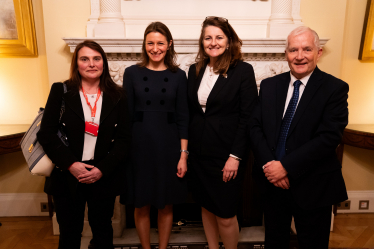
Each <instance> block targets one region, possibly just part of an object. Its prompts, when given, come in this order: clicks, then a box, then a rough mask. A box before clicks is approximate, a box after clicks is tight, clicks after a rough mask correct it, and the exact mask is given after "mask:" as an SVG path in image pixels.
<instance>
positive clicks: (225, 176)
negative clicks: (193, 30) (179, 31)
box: [188, 17, 257, 249]
mask: <svg viewBox="0 0 374 249" xmlns="http://www.w3.org/2000/svg"><path fill="white" fill-rule="evenodd" d="M241 45H242V42H241V40H240V39H239V37H238V36H237V34H236V33H235V31H234V29H233V28H232V27H231V25H230V24H229V23H228V21H227V19H224V18H221V17H207V18H206V19H205V21H204V22H203V25H202V30H201V35H200V39H199V52H198V54H197V57H196V64H194V65H192V66H191V67H190V69H189V73H188V98H189V110H190V127H189V147H188V148H189V151H190V155H189V161H190V169H191V172H192V184H191V186H192V189H191V190H192V193H193V196H194V198H195V200H196V202H197V203H199V204H200V205H201V206H202V220H203V224H204V230H205V234H206V237H207V240H208V244H209V248H210V249H218V239H219V236H220V237H221V239H222V241H223V243H224V245H225V247H226V248H228V249H233V248H236V247H237V243H238V237H239V226H238V221H237V218H236V212H237V207H238V202H239V198H240V193H241V187H242V181H243V176H244V171H245V165H246V160H247V154H248V143H247V134H246V133H247V125H248V121H249V116H250V114H251V110H252V108H253V106H254V103H255V100H256V98H257V86H256V81H255V77H254V72H253V68H252V66H251V65H250V64H247V63H244V62H243V59H242V54H241Z"/></svg>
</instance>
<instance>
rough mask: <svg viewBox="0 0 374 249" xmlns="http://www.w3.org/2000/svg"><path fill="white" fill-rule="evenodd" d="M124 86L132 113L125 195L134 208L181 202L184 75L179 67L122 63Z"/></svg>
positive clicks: (185, 114) (185, 123)
mask: <svg viewBox="0 0 374 249" xmlns="http://www.w3.org/2000/svg"><path fill="white" fill-rule="evenodd" d="M123 86H124V88H125V89H126V92H127V98H128V105H129V108H130V115H131V117H132V149H131V161H132V172H131V173H132V174H131V177H132V181H133V184H132V186H130V188H129V190H130V196H128V198H129V199H130V200H132V201H130V202H133V204H134V205H135V207H138V208H139V207H143V206H145V205H152V206H155V207H156V208H159V209H162V208H164V207H165V205H168V204H178V203H183V202H184V201H185V199H186V197H187V182H186V180H185V179H183V178H182V179H181V178H179V177H178V176H177V175H176V174H177V166H178V162H179V159H180V154H181V152H180V150H181V142H180V139H187V135H188V122H189V120H188V116H189V114H188V103H187V77H186V74H185V72H184V71H182V70H180V69H178V71H177V72H175V73H173V72H172V71H170V70H169V69H166V70H164V71H153V70H150V69H148V68H145V67H140V66H137V65H133V66H131V67H128V68H126V70H125V74H124V76H123Z"/></svg>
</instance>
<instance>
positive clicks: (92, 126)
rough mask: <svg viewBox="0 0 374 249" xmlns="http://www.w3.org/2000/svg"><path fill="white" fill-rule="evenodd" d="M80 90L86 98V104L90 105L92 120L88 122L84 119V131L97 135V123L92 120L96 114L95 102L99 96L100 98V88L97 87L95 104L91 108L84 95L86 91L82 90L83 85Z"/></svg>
mask: <svg viewBox="0 0 374 249" xmlns="http://www.w3.org/2000/svg"><path fill="white" fill-rule="evenodd" d="M82 92H83V95H84V98H85V99H86V102H87V105H88V106H89V107H90V109H91V118H92V122H90V121H86V123H85V129H84V132H85V133H87V134H90V135H92V136H95V137H97V134H98V132H99V124H96V123H95V122H94V119H95V116H96V104H97V101H98V100H99V98H100V95H101V91H100V88H99V90H98V91H97V97H96V100H95V105H94V107H93V108H92V106H91V104H90V102H89V101H88V98H87V95H86V93H85V92H84V89H83V87H82Z"/></svg>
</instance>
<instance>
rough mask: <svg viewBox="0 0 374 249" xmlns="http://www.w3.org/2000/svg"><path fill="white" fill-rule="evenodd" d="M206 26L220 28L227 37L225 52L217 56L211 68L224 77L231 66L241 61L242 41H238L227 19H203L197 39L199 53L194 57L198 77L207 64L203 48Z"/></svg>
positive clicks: (207, 60)
mask: <svg viewBox="0 0 374 249" xmlns="http://www.w3.org/2000/svg"><path fill="white" fill-rule="evenodd" d="M208 26H214V27H217V28H220V29H221V30H222V31H223V33H224V34H225V35H226V36H227V39H228V42H229V47H228V49H227V50H225V52H223V54H222V55H220V56H219V58H218V59H217V61H216V63H215V64H214V66H213V69H214V72H215V73H219V74H222V75H225V74H226V73H227V70H228V69H229V67H230V66H231V65H236V63H237V62H238V61H242V60H243V55H242V52H241V46H242V40H240V38H239V37H238V35H237V34H236V32H235V30H234V29H233V28H232V27H231V25H230V24H229V22H228V20H227V19H225V18H222V17H216V16H209V17H207V18H205V20H204V22H203V24H202V28H201V34H200V38H199V52H198V53H197V56H196V76H198V75H199V72H200V70H201V69H202V68H203V67H204V66H205V65H206V64H208V62H209V56H208V55H207V54H206V53H205V50H204V46H203V39H204V35H205V28H206V27H208Z"/></svg>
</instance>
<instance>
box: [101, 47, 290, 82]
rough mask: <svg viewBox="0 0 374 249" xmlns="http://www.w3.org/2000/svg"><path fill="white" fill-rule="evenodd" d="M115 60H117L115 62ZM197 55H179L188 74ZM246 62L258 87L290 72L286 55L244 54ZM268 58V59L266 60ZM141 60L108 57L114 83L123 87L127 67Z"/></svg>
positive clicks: (137, 56) (127, 55)
mask: <svg viewBox="0 0 374 249" xmlns="http://www.w3.org/2000/svg"><path fill="white" fill-rule="evenodd" d="M113 58H115V59H114V60H113ZM195 58H196V54H179V55H178V59H177V63H178V64H179V67H180V69H182V70H183V71H185V72H186V74H188V70H189V67H190V66H191V65H192V64H194V63H195ZM243 58H244V61H245V62H247V63H249V64H251V65H252V66H253V69H254V71H255V77H256V83H257V87H258V88H259V87H260V83H261V81H262V80H263V79H266V78H269V77H273V76H275V75H277V74H281V73H284V72H287V71H289V67H288V64H287V61H286V60H285V58H284V54H279V56H278V57H267V58H266V57H253V56H252V55H250V56H249V54H243ZM264 58H266V59H264ZM140 59H141V57H140V54H121V55H120V56H118V54H117V57H113V54H110V56H108V60H109V73H110V76H111V77H112V79H113V80H114V82H116V83H117V84H119V85H122V80H123V74H124V71H125V69H126V67H129V66H131V65H134V64H136V63H137V62H139V61H140Z"/></svg>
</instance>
